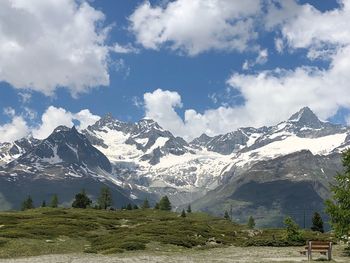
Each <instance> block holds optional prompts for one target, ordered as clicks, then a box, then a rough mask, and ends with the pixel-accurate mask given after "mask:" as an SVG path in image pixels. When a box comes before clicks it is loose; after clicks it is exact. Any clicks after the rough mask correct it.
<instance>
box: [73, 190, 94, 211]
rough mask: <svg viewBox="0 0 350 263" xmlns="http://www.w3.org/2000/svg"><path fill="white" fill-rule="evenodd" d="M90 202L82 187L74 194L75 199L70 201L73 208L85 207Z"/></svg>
mask: <svg viewBox="0 0 350 263" xmlns="http://www.w3.org/2000/svg"><path fill="white" fill-rule="evenodd" d="M91 204H92V201H91V199H90V198H89V197H88V196H87V195H86V192H85V190H84V189H83V190H82V191H81V192H80V193H78V194H76V195H75V200H74V201H73V203H72V207H74V208H83V209H85V208H87V207H89V206H90V205H91Z"/></svg>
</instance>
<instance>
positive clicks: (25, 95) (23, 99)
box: [18, 92, 32, 104]
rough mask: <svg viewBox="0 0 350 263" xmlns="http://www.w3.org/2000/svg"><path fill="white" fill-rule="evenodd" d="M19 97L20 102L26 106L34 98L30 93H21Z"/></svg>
mask: <svg viewBox="0 0 350 263" xmlns="http://www.w3.org/2000/svg"><path fill="white" fill-rule="evenodd" d="M18 95H19V97H20V101H21V102H22V103H24V104H25V103H28V102H29V101H30V100H31V98H32V94H30V93H29V92H19V93H18Z"/></svg>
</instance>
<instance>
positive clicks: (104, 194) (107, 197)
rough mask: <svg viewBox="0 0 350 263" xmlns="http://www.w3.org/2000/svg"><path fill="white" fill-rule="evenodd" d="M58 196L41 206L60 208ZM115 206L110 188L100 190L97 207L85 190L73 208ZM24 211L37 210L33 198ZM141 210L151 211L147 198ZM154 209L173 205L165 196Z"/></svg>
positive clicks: (23, 205) (131, 205)
mask: <svg viewBox="0 0 350 263" xmlns="http://www.w3.org/2000/svg"><path fill="white" fill-rule="evenodd" d="M58 203H59V201H58V196H57V194H54V195H53V196H52V198H51V202H50V204H49V205H47V204H46V201H45V200H44V201H43V202H42V204H41V207H52V208H57V207H58ZM112 205H113V198H112V193H111V191H110V189H109V188H108V187H102V188H101V190H100V195H99V197H98V199H97V203H96V204H95V205H93V204H92V200H91V199H90V198H89V197H88V195H87V193H86V191H85V190H84V189H83V190H81V191H80V192H79V193H77V194H76V195H75V198H74V201H73V202H72V207H73V208H82V209H85V208H95V209H104V210H106V209H110V210H114V208H113V207H112ZM21 208H22V210H27V209H33V208H35V206H34V202H33V199H32V197H31V196H28V197H27V198H26V199H25V200H24V201H23V203H22V207H21ZM140 208H141V209H149V208H151V206H150V203H149V201H148V199H147V198H146V199H145V200H144V201H143V203H142V204H141V207H140ZM121 209H122V210H135V209H139V207H138V206H137V205H136V204H131V203H129V204H127V205H124V206H122V207H121ZM153 209H155V210H163V211H171V210H172V205H171V202H170V200H169V198H168V197H167V196H163V197H162V198H161V199H160V201H159V202H157V203H156V204H155V205H154V207H153ZM186 212H187V213H191V212H192V209H191V205H188V207H187V209H186V211H185V209H183V211H182V213H181V216H182V217H186Z"/></svg>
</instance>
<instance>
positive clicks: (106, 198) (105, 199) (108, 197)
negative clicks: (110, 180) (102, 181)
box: [98, 186, 112, 209]
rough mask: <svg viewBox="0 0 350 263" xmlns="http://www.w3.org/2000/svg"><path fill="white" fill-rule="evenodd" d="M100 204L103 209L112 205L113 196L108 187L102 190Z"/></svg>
mask: <svg viewBox="0 0 350 263" xmlns="http://www.w3.org/2000/svg"><path fill="white" fill-rule="evenodd" d="M98 204H99V206H100V207H101V209H107V208H108V207H110V206H111V205H112V194H111V191H110V189H109V188H108V187H107V186H104V187H102V188H101V192H100V196H99V198H98Z"/></svg>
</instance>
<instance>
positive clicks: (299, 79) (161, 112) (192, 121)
mask: <svg viewBox="0 0 350 263" xmlns="http://www.w3.org/2000/svg"><path fill="white" fill-rule="evenodd" d="M349 57H350V46H347V47H344V48H341V49H340V50H339V51H338V52H337V54H335V55H334V56H333V57H332V62H331V65H330V67H329V69H327V70H324V69H319V68H316V67H298V68H296V69H294V70H283V69H275V70H270V71H262V72H258V73H256V74H238V73H235V74H233V75H232V76H231V77H230V78H229V80H228V81H227V83H228V84H229V85H230V86H231V87H232V88H233V89H236V90H238V91H239V92H240V94H241V96H242V97H243V98H244V104H243V105H240V106H231V107H230V106H221V107H218V108H216V109H210V110H206V111H204V112H203V113H198V112H197V111H195V110H193V109H187V110H185V114H184V118H183V119H182V118H181V117H180V116H179V115H178V114H177V112H176V107H181V106H182V103H181V97H180V95H179V94H178V93H176V92H170V91H162V90H156V91H154V92H153V93H147V94H145V108H146V116H147V117H150V118H153V119H154V120H156V121H157V122H159V124H160V125H162V126H163V127H164V128H165V129H168V130H170V131H171V132H173V133H174V134H175V135H179V136H183V137H184V138H186V139H188V140H189V139H192V138H194V137H196V136H199V135H200V134H201V133H203V132H205V133H207V134H208V135H216V134H222V133H226V132H230V131H233V130H235V129H237V128H239V127H244V126H253V127H260V126H263V125H274V124H276V123H278V122H280V121H283V120H285V119H287V118H288V117H290V115H291V114H293V113H294V112H296V111H298V110H299V109H300V108H302V107H304V106H309V107H311V108H312V110H313V111H314V112H315V113H316V114H317V115H318V116H319V117H320V118H321V119H327V118H329V117H332V116H333V115H334V114H336V112H337V110H338V109H339V108H340V107H344V108H350V97H349V96H348V93H349V83H350V75H349V69H350V61H349V59H348V58H349Z"/></svg>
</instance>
